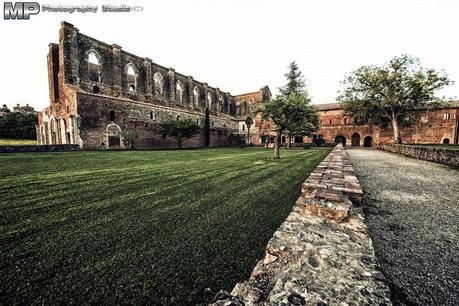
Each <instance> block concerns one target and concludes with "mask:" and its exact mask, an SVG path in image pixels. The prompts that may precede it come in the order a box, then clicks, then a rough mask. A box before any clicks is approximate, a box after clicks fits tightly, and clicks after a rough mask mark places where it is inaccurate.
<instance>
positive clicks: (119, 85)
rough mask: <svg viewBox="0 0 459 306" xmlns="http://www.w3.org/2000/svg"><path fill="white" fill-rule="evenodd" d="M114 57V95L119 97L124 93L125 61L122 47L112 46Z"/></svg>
mask: <svg viewBox="0 0 459 306" xmlns="http://www.w3.org/2000/svg"><path fill="white" fill-rule="evenodd" d="M112 55H113V62H112V64H113V66H112V86H113V93H112V94H113V95H114V96H118V95H121V94H122V92H123V77H124V74H125V72H124V67H123V60H122V58H121V46H118V45H116V44H113V45H112Z"/></svg>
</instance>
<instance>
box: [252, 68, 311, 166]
mask: <svg viewBox="0 0 459 306" xmlns="http://www.w3.org/2000/svg"><path fill="white" fill-rule="evenodd" d="M285 76H286V78H287V84H286V85H285V86H283V87H281V88H279V92H280V94H279V95H277V96H276V97H275V98H274V99H273V100H272V101H269V102H265V103H263V105H262V107H261V108H260V109H259V111H261V114H262V117H263V119H265V120H267V119H271V120H272V121H273V122H274V124H275V125H276V138H275V142H274V159H280V138H281V135H282V133H283V132H285V131H289V132H292V133H294V134H296V135H311V133H312V132H314V131H316V130H318V128H319V117H318V115H317V109H316V108H314V107H313V106H311V105H310V103H311V99H310V98H309V94H308V92H307V90H306V86H305V82H304V78H303V75H302V73H301V71H300V70H299V68H298V65H297V64H296V62H292V63H290V65H289V72H288V73H287V74H285Z"/></svg>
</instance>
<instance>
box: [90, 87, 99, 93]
mask: <svg viewBox="0 0 459 306" xmlns="http://www.w3.org/2000/svg"><path fill="white" fill-rule="evenodd" d="M92 92H93V93H95V94H98V93H100V88H99V86H97V85H94V86H93V87H92Z"/></svg>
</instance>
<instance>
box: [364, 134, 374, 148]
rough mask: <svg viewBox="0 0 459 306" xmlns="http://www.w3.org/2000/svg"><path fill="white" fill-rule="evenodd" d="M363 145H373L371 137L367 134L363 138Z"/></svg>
mask: <svg viewBox="0 0 459 306" xmlns="http://www.w3.org/2000/svg"><path fill="white" fill-rule="evenodd" d="M363 146H364V147H367V148H368V147H372V146H373V137H371V136H367V137H365V138H364V139H363Z"/></svg>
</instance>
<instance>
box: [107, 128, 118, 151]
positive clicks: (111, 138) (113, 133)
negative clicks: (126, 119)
mask: <svg viewBox="0 0 459 306" xmlns="http://www.w3.org/2000/svg"><path fill="white" fill-rule="evenodd" d="M106 131H107V140H108V147H109V148H120V147H121V135H120V133H121V129H120V127H119V126H118V125H116V124H114V123H110V124H109V125H108V126H107V129H106Z"/></svg>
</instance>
